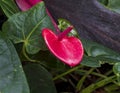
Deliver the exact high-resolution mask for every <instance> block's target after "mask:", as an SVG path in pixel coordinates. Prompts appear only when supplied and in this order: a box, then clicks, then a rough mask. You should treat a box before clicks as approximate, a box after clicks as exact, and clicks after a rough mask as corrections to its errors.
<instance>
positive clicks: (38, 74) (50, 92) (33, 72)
mask: <svg viewBox="0 0 120 93" xmlns="http://www.w3.org/2000/svg"><path fill="white" fill-rule="evenodd" d="M24 70H25V73H26V76H27V79H28V83H29V85H30V93H57V92H56V88H55V86H54V83H53V81H52V76H51V74H50V73H49V72H48V71H47V70H46V69H45V68H44V67H42V66H41V65H39V64H33V63H29V64H27V65H26V66H24Z"/></svg>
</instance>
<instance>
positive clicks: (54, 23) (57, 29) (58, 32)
mask: <svg viewBox="0 0 120 93" xmlns="http://www.w3.org/2000/svg"><path fill="white" fill-rule="evenodd" d="M46 11H47V14H48V16H49V17H50V19H51V21H52V23H53V25H54V27H55V29H56V32H57V34H60V29H59V28H58V25H57V24H56V22H55V20H54V19H53V17H52V16H51V14H50V12H49V11H48V9H46Z"/></svg>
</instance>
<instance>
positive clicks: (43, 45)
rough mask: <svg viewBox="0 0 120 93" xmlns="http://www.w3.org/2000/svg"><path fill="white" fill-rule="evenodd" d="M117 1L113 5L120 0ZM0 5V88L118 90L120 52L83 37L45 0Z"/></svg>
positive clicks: (48, 92) (29, 92)
mask: <svg viewBox="0 0 120 93" xmlns="http://www.w3.org/2000/svg"><path fill="white" fill-rule="evenodd" d="M99 1H100V0H99ZM107 1H108V0H102V1H101V2H102V3H103V4H104V5H106V6H107V5H108V2H107ZM113 1H115V0H109V7H111V9H113V10H114V8H112V6H114V4H116V3H117V2H118V1H119V0H116V3H115V2H113ZM119 2H120V1H119ZM110 5H111V6H110ZM0 7H1V11H3V12H4V16H6V19H7V20H6V21H5V22H4V23H3V25H2V29H1V31H0V69H1V70H0V93H71V92H72V93H92V92H95V93H97V90H98V91H104V92H105V93H119V92H118V91H120V88H119V87H120V54H119V53H117V52H115V51H113V50H111V49H109V48H107V47H105V46H102V45H100V44H97V43H95V42H92V41H89V40H85V39H82V38H80V37H79V35H78V34H77V31H76V29H75V28H74V27H73V26H72V24H71V23H70V22H69V21H67V20H66V19H62V18H60V19H58V24H56V22H55V21H54V19H53V18H52V16H51V14H50V13H49V9H47V8H46V6H45V3H44V2H43V1H42V0H1V1H0ZM115 9H116V8H115ZM52 15H53V14H52ZM101 93H102V92H101Z"/></svg>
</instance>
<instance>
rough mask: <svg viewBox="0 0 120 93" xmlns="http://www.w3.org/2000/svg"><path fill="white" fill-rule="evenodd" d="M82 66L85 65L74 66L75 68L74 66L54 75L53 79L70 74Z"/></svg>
mask: <svg viewBox="0 0 120 93" xmlns="http://www.w3.org/2000/svg"><path fill="white" fill-rule="evenodd" d="M81 67H83V66H82V65H79V66H77V67H74V68H72V69H70V70H68V71H66V72H65V73H62V74H60V75H58V76H56V77H54V78H53V80H57V79H59V78H61V77H63V76H65V75H67V74H69V73H71V72H73V71H75V70H77V69H79V68H81Z"/></svg>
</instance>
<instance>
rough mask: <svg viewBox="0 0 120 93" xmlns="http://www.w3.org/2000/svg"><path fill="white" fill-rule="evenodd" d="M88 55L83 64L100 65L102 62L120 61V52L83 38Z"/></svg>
mask: <svg viewBox="0 0 120 93" xmlns="http://www.w3.org/2000/svg"><path fill="white" fill-rule="evenodd" d="M82 43H83V46H84V49H85V52H86V56H85V57H84V59H83V62H81V64H83V65H86V66H90V67H100V66H101V64H104V63H109V64H115V63H116V62H120V54H119V53H117V52H115V51H113V50H111V49H109V48H107V47H104V46H102V45H100V44H97V43H95V42H91V41H89V40H84V39H82Z"/></svg>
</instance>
